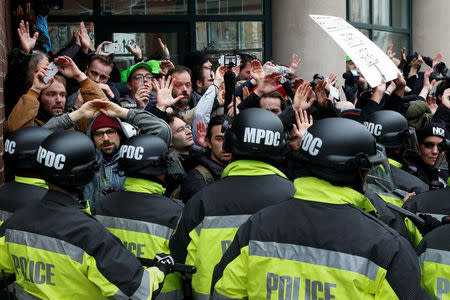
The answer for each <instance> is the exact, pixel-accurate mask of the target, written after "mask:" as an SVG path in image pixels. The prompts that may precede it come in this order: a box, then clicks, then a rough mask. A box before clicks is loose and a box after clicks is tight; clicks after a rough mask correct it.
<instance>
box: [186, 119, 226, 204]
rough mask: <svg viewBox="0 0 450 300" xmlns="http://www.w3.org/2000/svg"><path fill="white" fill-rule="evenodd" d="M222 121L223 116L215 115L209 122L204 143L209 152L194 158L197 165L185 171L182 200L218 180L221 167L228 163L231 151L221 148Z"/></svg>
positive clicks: (221, 170) (222, 136) (222, 135)
mask: <svg viewBox="0 0 450 300" xmlns="http://www.w3.org/2000/svg"><path fill="white" fill-rule="evenodd" d="M224 122H225V117H224V116H216V117H214V118H212V119H211V121H210V122H209V124H208V129H207V133H206V143H207V145H208V148H209V150H210V153H207V154H206V153H205V154H204V155H200V156H198V157H197V158H196V162H197V166H196V167H195V168H193V169H192V170H190V171H189V172H187V174H186V177H185V178H184V180H183V183H182V184H181V191H180V197H181V200H183V201H184V202H186V201H187V200H188V199H190V198H191V197H192V196H193V195H194V194H195V193H196V192H198V191H200V190H201V189H202V188H203V187H204V186H206V185H208V184H211V183H213V182H214V181H215V180H218V179H219V178H220V176H221V175H222V172H223V169H224V168H225V167H226V166H227V165H228V164H229V162H230V160H231V153H228V152H225V151H224V150H223V148H222V145H223V138H224V133H223V132H222V125H223V123H224Z"/></svg>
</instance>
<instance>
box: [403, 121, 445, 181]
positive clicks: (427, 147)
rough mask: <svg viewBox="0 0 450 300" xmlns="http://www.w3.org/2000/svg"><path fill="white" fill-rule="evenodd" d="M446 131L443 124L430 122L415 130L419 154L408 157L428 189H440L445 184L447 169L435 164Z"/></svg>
mask: <svg viewBox="0 0 450 300" xmlns="http://www.w3.org/2000/svg"><path fill="white" fill-rule="evenodd" d="M446 138H448V132H447V129H446V127H445V125H444V124H440V123H431V124H430V125H429V126H425V127H422V128H421V129H419V130H418V131H417V140H418V142H419V149H420V154H419V155H417V156H412V157H410V158H409V159H408V161H410V163H411V165H413V166H414V167H416V168H417V173H416V176H417V177H418V178H419V179H421V180H422V181H423V182H425V183H426V184H428V185H430V189H440V188H444V187H446V186H447V179H448V170H445V169H442V168H440V166H437V165H436V161H437V159H438V156H439V152H440V150H441V145H442V142H443V141H444V139H446Z"/></svg>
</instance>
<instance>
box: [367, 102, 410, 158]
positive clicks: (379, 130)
mask: <svg viewBox="0 0 450 300" xmlns="http://www.w3.org/2000/svg"><path fill="white" fill-rule="evenodd" d="M364 126H366V128H367V130H369V132H370V133H371V134H372V135H373V136H374V137H375V138H376V139H377V142H378V143H380V144H382V145H383V146H384V147H386V149H387V150H389V149H396V148H402V149H407V148H409V149H411V150H414V151H416V150H417V149H418V148H417V138H416V137H415V131H414V128H412V127H411V128H410V127H409V126H408V121H407V120H406V119H405V117H404V116H402V115H401V114H399V113H398V112H396V111H393V110H380V111H377V112H374V113H372V114H370V115H369V117H368V119H367V120H365V121H364Z"/></svg>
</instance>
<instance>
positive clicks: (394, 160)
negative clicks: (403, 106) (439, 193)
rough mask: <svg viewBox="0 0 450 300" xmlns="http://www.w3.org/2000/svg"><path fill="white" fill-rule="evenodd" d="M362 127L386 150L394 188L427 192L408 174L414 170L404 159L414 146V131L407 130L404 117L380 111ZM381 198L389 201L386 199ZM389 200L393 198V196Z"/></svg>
mask: <svg viewBox="0 0 450 300" xmlns="http://www.w3.org/2000/svg"><path fill="white" fill-rule="evenodd" d="M364 126H366V128H367V129H368V130H369V132H370V133H372V135H373V136H374V137H375V138H376V140H377V142H378V143H380V144H382V145H383V146H384V147H385V148H386V154H387V157H388V161H389V164H390V167H391V172H392V175H393V177H394V183H395V185H396V187H398V188H399V189H401V190H403V191H406V192H408V193H409V192H415V193H416V194H419V193H423V192H425V191H428V189H429V188H428V185H427V184H426V183H424V182H423V181H422V180H420V179H419V178H417V177H416V176H415V175H412V174H410V173H414V172H415V171H414V170H415V169H414V167H411V166H410V165H409V164H408V163H407V162H406V160H405V158H404V156H405V153H406V150H407V148H408V147H413V146H415V145H414V144H415V141H416V139H415V133H414V129H413V128H409V126H408V121H407V120H406V119H405V117H403V116H402V115H401V114H399V113H398V112H396V111H393V110H380V111H377V112H374V113H372V114H370V115H369V117H368V118H367V120H366V121H365V122H364ZM416 150H418V149H416ZM402 168H403V169H402ZM406 169H408V170H410V173H408V172H406V171H405V170H406ZM387 197H389V195H387ZM383 198H384V199H385V200H388V201H389V199H386V197H383ZM391 198H395V196H394V197H391ZM393 202H394V203H397V204H399V206H401V204H402V203H401V201H395V200H393Z"/></svg>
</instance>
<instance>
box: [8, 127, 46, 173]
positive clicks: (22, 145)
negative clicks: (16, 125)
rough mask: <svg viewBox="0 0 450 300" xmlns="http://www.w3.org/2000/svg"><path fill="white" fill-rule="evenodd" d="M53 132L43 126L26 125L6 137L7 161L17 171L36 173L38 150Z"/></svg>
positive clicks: (9, 166)
mask: <svg viewBox="0 0 450 300" xmlns="http://www.w3.org/2000/svg"><path fill="white" fill-rule="evenodd" d="M51 133H52V131H51V130H49V129H46V128H43V127H25V128H21V129H19V130H16V131H14V132H13V133H11V134H9V135H8V136H7V137H6V139H5V147H4V149H5V154H4V155H3V157H4V158H5V162H6V164H7V166H8V168H10V169H11V170H13V171H15V172H26V173H33V174H34V173H36V169H35V160H36V152H37V151H38V148H39V146H40V145H41V143H42V141H43V140H44V139H45V138H46V137H48V136H49V135H50V134H51Z"/></svg>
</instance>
